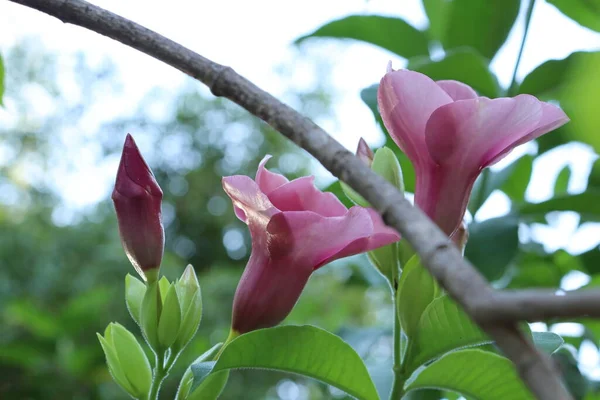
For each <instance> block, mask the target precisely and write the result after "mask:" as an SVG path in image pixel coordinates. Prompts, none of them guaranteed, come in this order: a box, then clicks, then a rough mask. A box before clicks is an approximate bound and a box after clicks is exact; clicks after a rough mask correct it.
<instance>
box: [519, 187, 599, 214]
mask: <svg viewBox="0 0 600 400" xmlns="http://www.w3.org/2000/svg"><path fill="white" fill-rule="evenodd" d="M516 209H517V210H518V214H519V215H520V217H521V218H523V219H526V220H531V221H541V220H543V217H544V216H545V215H546V214H547V213H549V212H553V211H575V212H578V213H579V214H580V215H581V219H582V221H593V222H598V221H600V192H599V191H598V190H594V189H592V190H588V191H587V192H584V193H579V194H573V195H564V196H558V197H554V198H552V199H550V200H546V201H542V202H541V203H524V204H521V205H518V206H517V207H516Z"/></svg>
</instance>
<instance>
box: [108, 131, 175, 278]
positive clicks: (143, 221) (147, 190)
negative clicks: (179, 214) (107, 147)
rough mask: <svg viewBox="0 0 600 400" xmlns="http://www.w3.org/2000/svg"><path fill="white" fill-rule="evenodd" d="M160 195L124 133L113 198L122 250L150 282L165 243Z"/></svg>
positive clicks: (136, 149)
mask: <svg viewBox="0 0 600 400" xmlns="http://www.w3.org/2000/svg"><path fill="white" fill-rule="evenodd" d="M162 196H163V193H162V190H161V189H160V187H159V186H158V183H156V179H154V175H153V174H152V171H150V168H149V167H148V165H147V164H146V162H145V161H144V159H143V158H142V155H141V154H140V151H139V149H138V147H137V146H136V144H135V141H134V140H133V138H132V137H131V135H130V134H127V138H126V139H125V145H124V146H123V154H122V155H121V163H120V164H119V171H118V172H117V180H116V183H115V189H114V190H113V193H112V200H113V203H114V204H115V210H116V212H117V220H118V221H119V233H120V235H121V242H122V243H123V249H125V253H126V254H127V257H128V258H129V261H131V264H132V265H133V267H134V268H135V269H136V271H137V272H138V273H139V274H140V276H141V277H142V278H143V279H145V280H150V281H152V280H155V279H156V277H157V276H158V269H159V268H160V263H161V260H162V256H163V249H164V245H165V233H164V229H163V225H162V219H161V212H160V203H161V200H162Z"/></svg>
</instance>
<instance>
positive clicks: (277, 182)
mask: <svg viewBox="0 0 600 400" xmlns="http://www.w3.org/2000/svg"><path fill="white" fill-rule="evenodd" d="M271 157H272V156H271V155H270V154H267V155H266V156H264V158H263V159H262V161H261V162H260V164H258V170H257V171H256V183H257V184H258V187H259V188H260V190H262V192H263V193H264V194H266V195H268V194H269V193H271V192H272V191H273V190H275V189H277V188H278V187H279V186H281V185H284V184H286V183H288V182H289V180H288V179H287V178H286V177H285V176H283V175H279V174H276V173H274V172H271V171H269V170H268V169H266V168H265V164H266V163H267V161H269V160H270V159H271Z"/></svg>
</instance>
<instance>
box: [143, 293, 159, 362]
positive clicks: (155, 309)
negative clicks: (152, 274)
mask: <svg viewBox="0 0 600 400" xmlns="http://www.w3.org/2000/svg"><path fill="white" fill-rule="evenodd" d="M158 286H159V283H158V282H152V283H149V284H148V286H147V289H146V293H145V294H144V299H143V300H142V309H141V313H140V327H141V328H142V333H143V334H144V337H145V338H146V340H147V341H148V344H149V345H150V347H151V348H152V349H154V350H157V349H158V346H159V342H158V320H159V316H160V312H161V309H162V301H161V296H160V289H159V287H158Z"/></svg>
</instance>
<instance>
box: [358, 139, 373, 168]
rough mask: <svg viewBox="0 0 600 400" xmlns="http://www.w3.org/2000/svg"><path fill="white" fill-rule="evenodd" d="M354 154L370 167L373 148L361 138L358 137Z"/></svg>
mask: <svg viewBox="0 0 600 400" xmlns="http://www.w3.org/2000/svg"><path fill="white" fill-rule="evenodd" d="M356 156H357V157H358V158H360V159H361V160H362V161H363V162H364V163H365V164H367V165H368V166H369V167H371V165H372V164H373V157H375V155H374V154H373V150H371V148H370V147H369V145H368V144H367V142H365V139H363V138H360V140H359V141H358V148H357V149H356Z"/></svg>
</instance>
